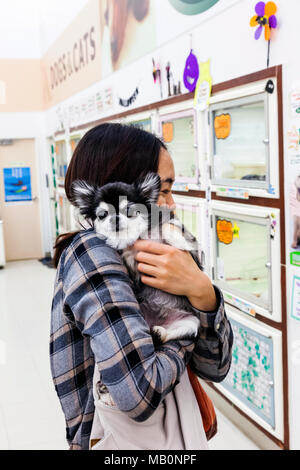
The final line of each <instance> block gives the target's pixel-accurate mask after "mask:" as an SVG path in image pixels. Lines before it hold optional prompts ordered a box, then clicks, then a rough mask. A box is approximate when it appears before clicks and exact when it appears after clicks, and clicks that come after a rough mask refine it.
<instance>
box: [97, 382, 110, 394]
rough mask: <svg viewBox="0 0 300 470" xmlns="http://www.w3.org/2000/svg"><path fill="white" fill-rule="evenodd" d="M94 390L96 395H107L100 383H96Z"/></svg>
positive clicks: (106, 390) (104, 387)
mask: <svg viewBox="0 0 300 470" xmlns="http://www.w3.org/2000/svg"><path fill="white" fill-rule="evenodd" d="M96 389H97V392H98V395H105V394H106V393H109V391H108V388H107V387H106V385H104V384H103V383H102V382H97V384H96Z"/></svg>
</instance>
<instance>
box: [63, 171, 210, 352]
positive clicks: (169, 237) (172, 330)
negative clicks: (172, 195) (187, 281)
mask: <svg viewBox="0 0 300 470" xmlns="http://www.w3.org/2000/svg"><path fill="white" fill-rule="evenodd" d="M160 187H161V181H160V177H159V176H158V175H157V174H155V173H148V175H147V176H146V177H145V178H144V179H142V180H140V181H137V182H135V183H134V184H125V183H122V182H116V183H108V184H106V185H105V186H102V187H97V186H93V185H90V184H87V183H86V182H84V181H81V180H78V181H75V182H74V183H73V184H72V203H73V204H74V205H75V206H77V207H78V208H79V210H80V213H81V215H83V216H84V218H85V219H86V220H87V221H89V222H90V224H91V225H92V226H93V227H94V229H95V231H96V232H97V233H98V234H99V235H101V236H103V237H105V239H106V243H107V244H108V245H110V246H111V247H113V248H115V249H116V250H119V252H120V254H121V255H122V257H123V260H124V263H125V265H126V267H127V269H128V272H129V275H130V277H131V279H132V281H133V284H134V288H135V294H136V297H137V299H138V301H139V303H140V308H141V312H142V314H143V315H144V318H145V320H146V321H147V323H148V325H149V327H150V330H151V334H152V338H153V342H154V344H155V345H159V344H162V343H165V342H167V341H171V340H179V339H192V338H195V337H196V336H197V334H198V330H199V326H200V321H199V319H198V318H197V316H196V314H193V313H191V305H190V304H189V302H188V300H187V298H186V297H184V296H176V295H172V294H169V293H167V292H164V291H161V290H159V289H154V288H152V287H149V286H146V285H145V284H143V283H142V282H141V280H140V273H139V271H138V269H137V262H136V260H135V254H136V253H135V252H134V249H133V247H132V245H133V244H134V243H135V242H136V241H137V240H138V239H149V238H150V239H151V240H154V241H157V242H160V243H167V244H169V245H172V246H175V247H176V248H179V249H181V250H185V251H188V252H189V253H190V254H191V255H192V257H193V259H194V261H195V262H196V263H197V265H198V266H199V268H200V269H202V266H201V262H200V260H199V255H198V243H197V240H196V239H195V237H194V236H193V235H192V234H191V233H189V232H188V231H187V230H186V229H185V228H184V227H183V225H182V224H181V223H180V221H179V220H178V219H177V218H176V217H175V215H174V213H173V212H172V211H171V210H170V209H169V208H167V207H158V206H157V205H156V202H157V199H158V196H159V192H160Z"/></svg>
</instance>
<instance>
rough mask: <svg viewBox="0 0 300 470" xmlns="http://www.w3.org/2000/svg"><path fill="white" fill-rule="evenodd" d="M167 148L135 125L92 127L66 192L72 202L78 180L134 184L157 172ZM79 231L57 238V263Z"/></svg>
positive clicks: (78, 150)
mask: <svg viewBox="0 0 300 470" xmlns="http://www.w3.org/2000/svg"><path fill="white" fill-rule="evenodd" d="M162 148H164V149H166V146H165V145H164V144H163V142H162V141H161V140H160V139H159V138H158V137H156V136H155V135H154V134H151V133H150V132H146V131H144V130H143V129H140V128H138V127H135V126H132V125H129V126H128V125H123V124H114V123H105V124H100V125H99V126H97V127H94V128H93V129H91V130H89V131H88V132H87V133H86V134H85V135H84V136H83V137H82V139H81V140H80V141H79V143H78V145H77V147H76V149H75V151H74V154H73V156H72V159H71V162H70V164H69V167H68V170H67V174H66V178H65V192H66V195H67V198H68V199H69V200H70V201H71V200H72V194H71V185H72V183H73V182H74V181H76V180H84V181H86V182H87V183H90V184H93V185H97V186H103V185H105V184H106V183H112V182H116V181H123V182H124V183H128V184H131V183H133V182H134V181H136V180H137V179H138V178H140V177H143V176H145V175H146V174H147V173H149V172H150V171H151V172H154V173H157V170H158V163H159V154H160V151H161V149H162ZM77 233H79V232H78V231H77V232H72V233H65V234H63V235H60V236H59V237H58V238H57V239H56V243H55V246H54V248H55V253H54V258H53V262H54V266H55V267H57V265H58V262H59V259H60V256H61V254H62V252H63V250H64V249H65V248H66V247H67V246H68V245H69V244H70V243H71V241H72V239H73V238H74V237H75V235H77Z"/></svg>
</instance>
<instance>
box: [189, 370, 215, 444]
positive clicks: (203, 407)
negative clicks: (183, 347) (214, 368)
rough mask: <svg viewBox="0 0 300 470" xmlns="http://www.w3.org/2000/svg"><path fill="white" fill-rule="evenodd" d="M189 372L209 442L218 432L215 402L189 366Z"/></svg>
mask: <svg viewBox="0 0 300 470" xmlns="http://www.w3.org/2000/svg"><path fill="white" fill-rule="evenodd" d="M187 371H188V376H189V379H190V382H191V386H192V388H193V390H194V394H195V397H196V399H197V402H198V406H199V410H200V413H201V416H202V422H203V427H204V431H205V434H206V437H207V440H208V441H209V440H210V439H211V438H212V437H214V436H215V435H216V434H217V431H218V425H217V416H216V412H215V408H214V405H213V402H212V401H211V399H210V398H209V396H208V395H207V393H206V392H205V390H204V388H203V387H202V385H201V384H200V381H199V379H198V377H197V375H196V374H194V372H192V370H191V368H190V366H187Z"/></svg>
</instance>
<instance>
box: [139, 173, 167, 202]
mask: <svg viewBox="0 0 300 470" xmlns="http://www.w3.org/2000/svg"><path fill="white" fill-rule="evenodd" d="M135 186H136V188H137V189H138V191H140V193H141V194H142V196H143V197H144V198H145V199H146V200H147V202H149V203H150V204H154V203H156V202H157V199H158V196H159V192H160V188H161V180H160V177H159V176H158V174H157V173H148V174H147V175H146V177H145V178H143V179H142V180H139V181H137V182H136V183H135Z"/></svg>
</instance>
